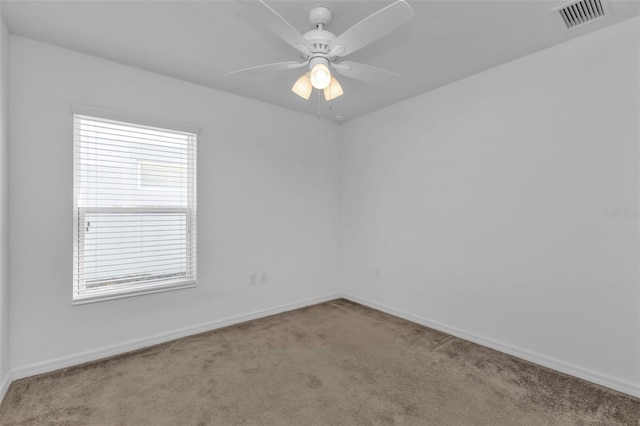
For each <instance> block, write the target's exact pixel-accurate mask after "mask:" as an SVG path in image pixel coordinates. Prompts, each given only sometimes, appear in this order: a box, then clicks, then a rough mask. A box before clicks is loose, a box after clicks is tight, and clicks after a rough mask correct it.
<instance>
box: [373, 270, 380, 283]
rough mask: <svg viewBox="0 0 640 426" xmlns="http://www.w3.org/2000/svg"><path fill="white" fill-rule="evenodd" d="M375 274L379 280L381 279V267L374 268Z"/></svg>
mask: <svg viewBox="0 0 640 426" xmlns="http://www.w3.org/2000/svg"><path fill="white" fill-rule="evenodd" d="M373 275H374V276H375V277H376V279H377V280H379V279H380V268H375V269H374V270H373Z"/></svg>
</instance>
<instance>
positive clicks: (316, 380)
mask: <svg viewBox="0 0 640 426" xmlns="http://www.w3.org/2000/svg"><path fill="white" fill-rule="evenodd" d="M0 424H2V425H7V426H8V425H49V424H50V425H153V426H160V425H236V424H242V425H263V424H265V425H365V424H366V425H369V424H402V425H437V426H445V425H456V426H461V425H491V426H499V425H509V426H514V425H607V426H612V425H633V426H638V425H640V400H638V399H636V398H632V397H628V396H625V395H623V394H620V393H616V392H614V391H610V390H607V389H605V388H602V387H599V386H596V385H593V384H590V383H588V382H584V381H582V380H579V379H575V378H572V377H569V376H565V375H562V374H560V373H556V372H553V371H551V370H548V369H545V368H542V367H539V366H536V365H532V364H530V363H527V362H524V361H521V360H519V359H516V358H513V357H511V356H508V355H505V354H502V353H500V352H496V351H494V350H491V349H487V348H485V347H483V346H479V345H476V344H473V343H470V342H467V341H464V340H461V339H458V338H455V337H452V336H450V335H447V334H444V333H440V332H438V331H434V330H431V329H429V328H425V327H422V326H419V325H416V324H413V323H410V322H408V321H404V320H402V319H399V318H396V317H393V316H390V315H386V314H384V313H381V312H378V311H375V310H372V309H369V308H366V307H363V306H360V305H357V304H354V303H351V302H348V301H345V300H336V301H331V302H327V303H323V304H320V305H315V306H311V307H308V308H304V309H299V310H296V311H292V312H287V313H284V314H280V315H275V316H272V317H268V318H263V319H259V320H255V321H251V322H248V323H244V324H240V325H236V326H232V327H227V328H224V329H220V330H216V331H212V332H208V333H203V334H199V335H196V336H191V337H187V338H184V339H180V340H176V341H173V342H169V343H166V344H162V345H158V346H154V347H151V348H147V349H144V350H140V351H136V352H133V353H129V354H125V355H121V356H117V357H113V358H109V359H105V360H102V361H98V362H94V363H89V364H85V365H82V366H78V367H72V368H68V369H65V370H60V371H57V372H53V373H49V374H44V375H40V376H36V377H31V378H27V379H23V380H18V381H16V382H14V383H13V384H12V385H11V388H10V389H9V391H8V393H7V395H6V397H5V399H4V402H3V404H2V406H1V407H0Z"/></svg>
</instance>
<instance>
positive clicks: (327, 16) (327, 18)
mask: <svg viewBox="0 0 640 426" xmlns="http://www.w3.org/2000/svg"><path fill="white" fill-rule="evenodd" d="M331 19H333V13H332V12H331V10H329V9H327V8H326V7H322V6H319V7H314V8H313V9H311V10H310V11H309V23H310V24H311V25H312V26H313V28H318V29H322V28H323V27H326V26H327V25H329V24H330V23H331Z"/></svg>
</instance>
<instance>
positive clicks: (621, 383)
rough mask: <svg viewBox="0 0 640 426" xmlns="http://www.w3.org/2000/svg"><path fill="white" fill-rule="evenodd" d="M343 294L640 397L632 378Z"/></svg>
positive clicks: (371, 305)
mask: <svg viewBox="0 0 640 426" xmlns="http://www.w3.org/2000/svg"><path fill="white" fill-rule="evenodd" d="M341 296H342V297H343V298H345V299H347V300H350V301H352V302H355V303H359V304H361V305H365V306H368V307H370V308H373V309H376V310H378V311H382V312H386V313H388V314H391V315H393V316H396V317H400V318H403V319H406V320H408V321H411V322H415V323H417V324H421V325H424V326H426V327H429V328H433V329H435V330H439V331H442V332H444V333H447V334H451V335H453V336H456V337H460V338H461V339H465V340H469V341H471V342H474V343H477V344H479V345H482V346H486V347H489V348H491V349H495V350H497V351H500V352H504V353H507V354H509V355H513V356H515V357H518V358H521V359H524V360H527V361H529V362H532V363H534V364H538V365H541V366H543V367H547V368H550V369H552V370H556V371H559V372H561V373H565V374H568V375H570V376H574V377H578V378H580V379H583V380H587V381H589V382H592V383H595V384H597V385H600V386H604V387H607V388H610V389H613V390H615V391H618V392H622V393H625V394H627V395H631V396H634V397H636V398H640V386H639V385H637V384H634V383H631V382H629V381H626V380H623V379H619V378H617V377H613V376H609V375H607V374H603V373H599V372H597V371H593V370H590V369H587V368H583V367H580V366H577V365H574V364H569V363H567V362H564V361H561V360H558V359H555V358H552V357H549V356H546V355H542V354H539V353H535V352H532V351H529V350H526V349H522V348H519V347H517V346H513V345H510V344H507V343H504V342H500V341H497V340H494V339H490V338H487V337H484V336H481V335H479V334H476V333H470V332H467V331H464V330H461V329H459V328H456V327H451V326H448V325H446V324H442V323H440V322H437V321H433V320H430V319H428V318H424V317H420V316H417V315H413V314H410V313H408V312H404V311H401V310H398V309H395V308H392V307H390V306H386V305H382V304H380V303H376V302H373V301H371V300H368V299H364V298H362V297H358V296H356V295H353V294H350V293H345V294H342V295H341Z"/></svg>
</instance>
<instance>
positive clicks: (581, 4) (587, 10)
mask: <svg viewBox="0 0 640 426" xmlns="http://www.w3.org/2000/svg"><path fill="white" fill-rule="evenodd" d="M556 10H557V11H558V12H559V13H560V16H562V19H563V20H564V23H565V24H566V25H567V28H569V29H571V28H575V27H577V26H579V25H583V24H586V23H587V22H592V21H595V20H596V19H599V18H602V17H603V16H604V9H603V7H602V2H601V1H600V0H580V1H576V2H571V3H568V4H566V5H564V6H562V7H560V8H558V9H556Z"/></svg>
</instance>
